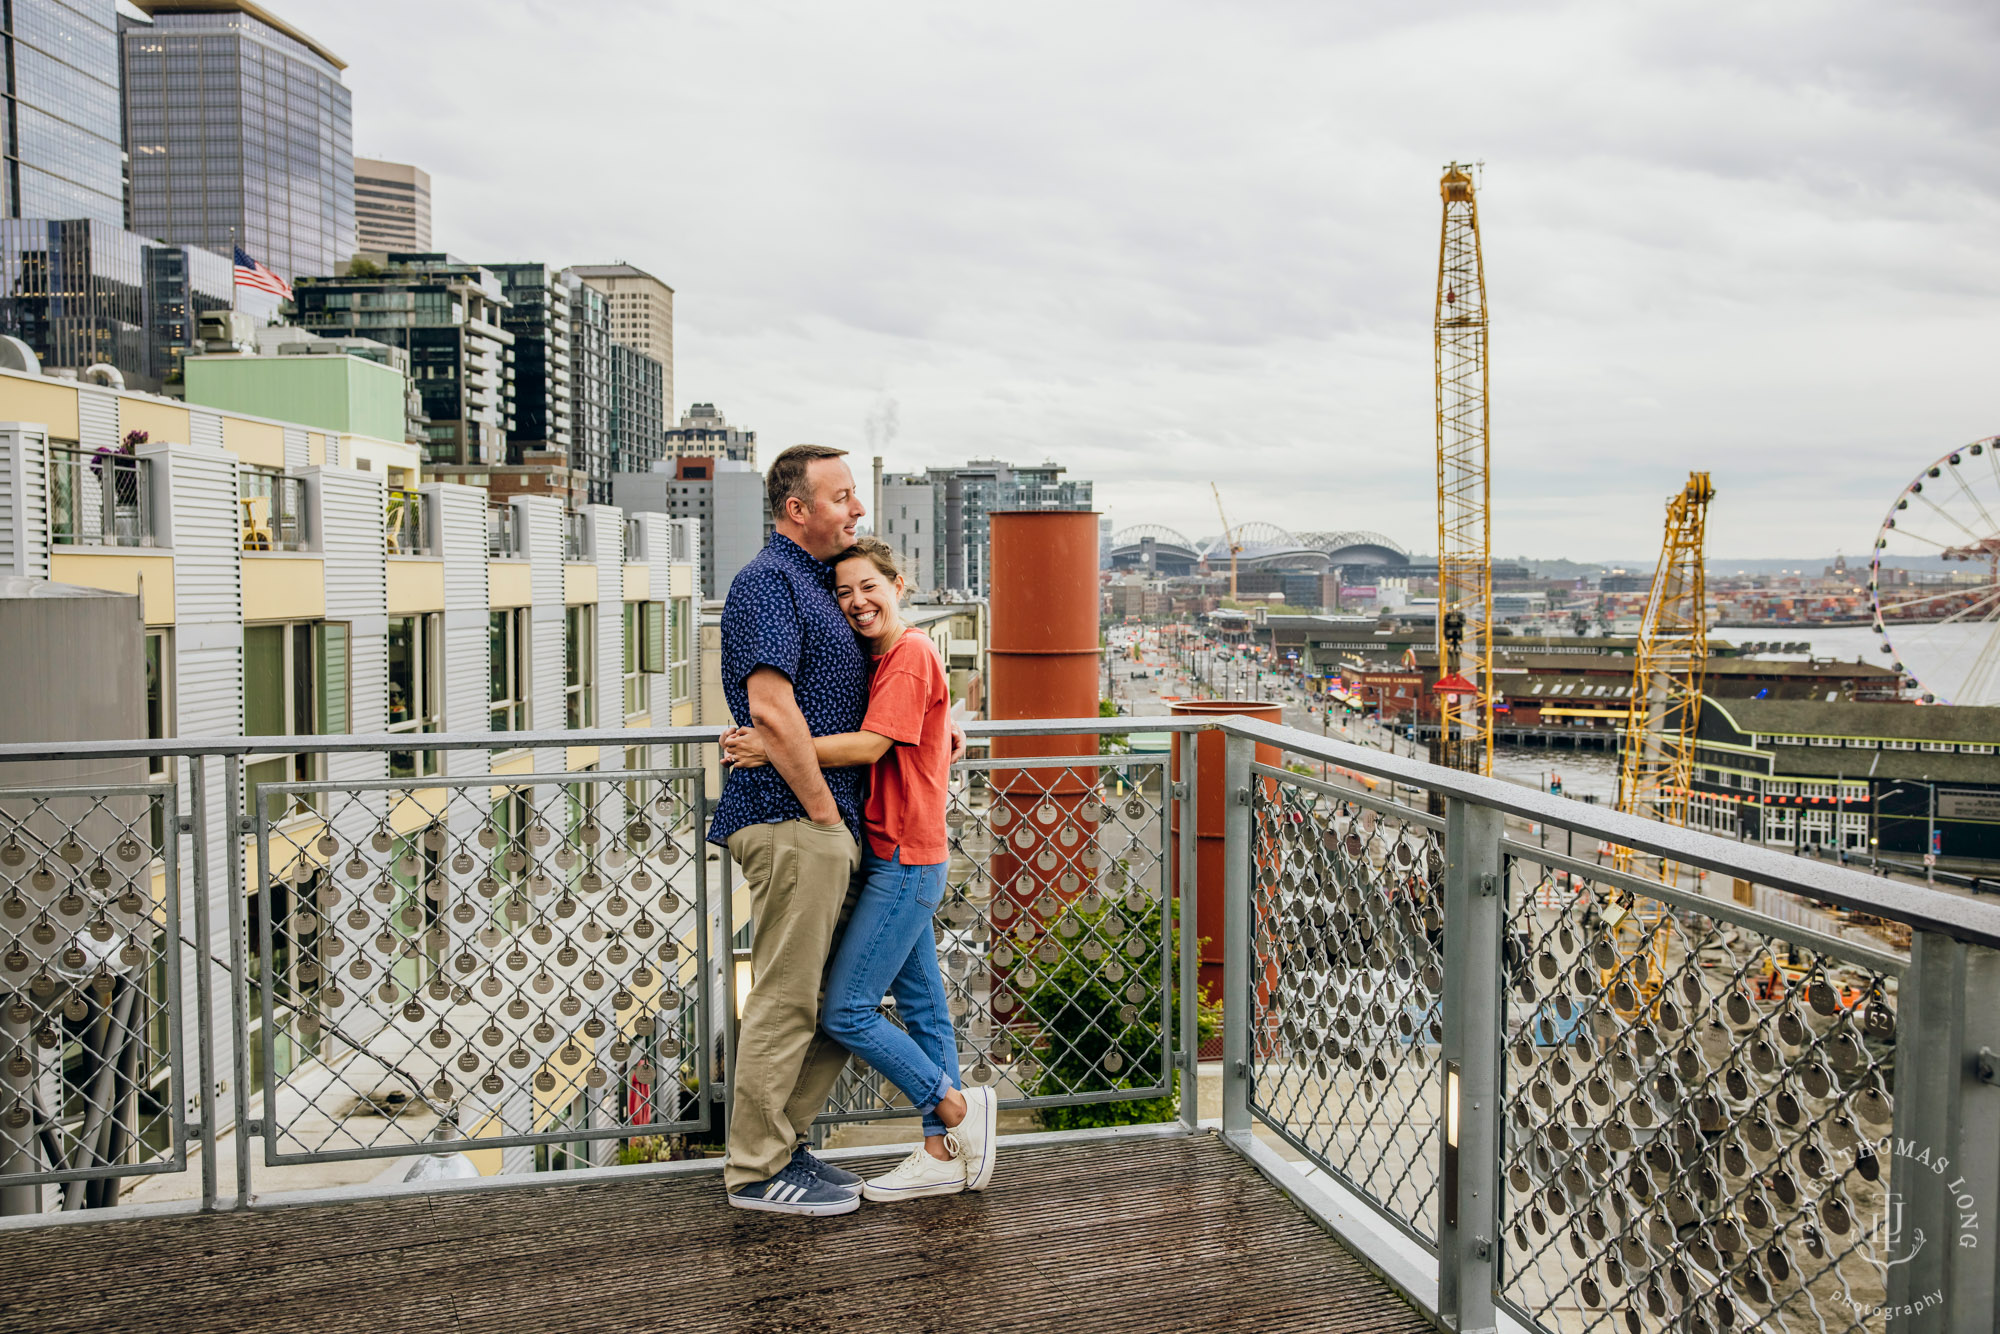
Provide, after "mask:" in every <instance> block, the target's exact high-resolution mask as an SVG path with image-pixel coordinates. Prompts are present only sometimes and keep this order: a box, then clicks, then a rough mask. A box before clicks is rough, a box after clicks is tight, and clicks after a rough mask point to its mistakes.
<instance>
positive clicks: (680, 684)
mask: <svg viewBox="0 0 2000 1334" xmlns="http://www.w3.org/2000/svg"><path fill="white" fill-rule="evenodd" d="M667 610H668V612H669V620H668V625H667V671H668V673H669V675H668V679H667V693H668V694H669V695H670V696H672V697H673V699H674V700H676V701H680V700H685V699H687V698H689V694H688V658H689V656H690V654H689V648H688V646H689V644H690V643H692V642H693V639H694V617H693V603H692V602H691V601H690V600H689V599H687V598H675V599H674V600H673V602H671V603H669V604H668V608H667Z"/></svg>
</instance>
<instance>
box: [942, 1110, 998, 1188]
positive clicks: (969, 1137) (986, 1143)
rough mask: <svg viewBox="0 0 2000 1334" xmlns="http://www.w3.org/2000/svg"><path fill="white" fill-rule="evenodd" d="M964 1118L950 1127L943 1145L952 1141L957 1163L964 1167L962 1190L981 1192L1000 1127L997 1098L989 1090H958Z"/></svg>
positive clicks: (990, 1171)
mask: <svg viewBox="0 0 2000 1334" xmlns="http://www.w3.org/2000/svg"><path fill="white" fill-rule="evenodd" d="M959 1093H960V1095H961V1096H962V1097H964V1099H965V1119H964V1120H963V1121H960V1122H959V1123H958V1124H957V1125H955V1126H953V1127H952V1128H951V1134H950V1135H949V1136H948V1137H947V1138H946V1140H945V1143H946V1144H950V1143H951V1142H952V1141H954V1140H956V1141H957V1143H958V1160H959V1161H960V1162H961V1163H964V1164H965V1188H966V1189H967V1190H985V1189H986V1183H987V1182H989V1181H991V1180H992V1179H993V1149H994V1143H993V1141H994V1140H995V1139H996V1138H997V1137H998V1134H999V1128H1000V1099H999V1096H998V1095H997V1094H995V1093H994V1091H993V1090H992V1089H990V1088H972V1089H960V1090H959Z"/></svg>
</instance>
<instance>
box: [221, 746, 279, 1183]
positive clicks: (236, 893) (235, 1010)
mask: <svg viewBox="0 0 2000 1334" xmlns="http://www.w3.org/2000/svg"><path fill="white" fill-rule="evenodd" d="M222 813H223V814H222V824H223V838H222V855H223V856H224V857H225V858H227V859H228V862H229V879H228V885H229V916H228V919H227V920H228V922H229V1012H230V1016H231V1021H232V1022H231V1032H230V1034H229V1049H230V1057H231V1061H232V1066H231V1071H230V1084H231V1085H232V1087H231V1090H230V1091H231V1092H232V1093H233V1094H235V1103H236V1205H235V1207H236V1208H238V1209H248V1208H249V1207H250V1050H249V1046H248V1042H247V1039H248V1037H249V1033H250V959H249V941H248V939H247V933H248V927H247V925H246V923H245V922H244V912H243V895H244V888H243V761H242V760H241V759H240V758H238V757H237V756H235V755H225V756H223V758H222ZM272 1110H273V1109H271V1108H266V1109H265V1111H266V1112H267V1113H269V1112H271V1111H272Z"/></svg>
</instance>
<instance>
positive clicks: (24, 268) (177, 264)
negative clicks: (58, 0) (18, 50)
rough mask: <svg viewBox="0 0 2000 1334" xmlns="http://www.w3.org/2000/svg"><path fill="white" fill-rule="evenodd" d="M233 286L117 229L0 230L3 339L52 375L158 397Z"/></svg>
mask: <svg viewBox="0 0 2000 1334" xmlns="http://www.w3.org/2000/svg"><path fill="white" fill-rule="evenodd" d="M14 12H15V13H16V14H19V13H20V12H21V11H20V7H19V6H16V7H15V11H14ZM232 278H233V275H232V273H231V266H230V262H229V260H227V259H225V258H223V257H222V256H221V255H216V254H211V253H210V252H208V251H206V250H200V249H197V248H196V247H194V246H169V245H159V244H157V243H154V242H150V241H147V240H146V239H145V238H144V237H140V236H134V235H133V234H132V233H131V232H128V231H126V230H125V229H124V228H122V227H119V226H118V225H117V224H115V223H104V222H99V221H96V220H95V219H91V218H72V219H67V220H56V219H43V218H8V219H5V220H3V221H0V333H4V334H11V335H13V336H14V337H16V338H19V339H20V340H21V341H23V342H25V343H26V344H27V345H28V346H29V347H31V348H33V349H34V351H35V355H36V356H37V357H39V358H40V359H41V362H42V365H43V366H44V367H45V368H47V369H49V370H56V369H64V370H76V371H80V370H84V369H86V368H87V367H90V366H93V365H97V364H100V363H101V364H103V365H107V366H111V367H114V368H115V369H116V370H117V371H118V372H119V374H121V375H123V376H124V377H125V383H126V384H127V385H128V386H129V387H131V388H133V389H146V390H155V391H157V390H158V389H159V388H160V387H161V386H162V385H163V384H165V383H167V382H168V381H171V380H173V379H176V378H177V377H178V374H179V371H180V364H181V358H182V356H183V355H184V354H185V353H186V352H187V351H188V349H189V348H190V347H191V346H192V345H193V343H194V341H195V336H196V335H195V322H196V321H197V320H198V319H199V318H200V316H201V314H202V313H203V312H204V311H209V310H227V309H229V304H230V298H231V295H232Z"/></svg>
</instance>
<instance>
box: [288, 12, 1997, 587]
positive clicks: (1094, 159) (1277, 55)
mask: <svg viewBox="0 0 2000 1334" xmlns="http://www.w3.org/2000/svg"><path fill="white" fill-rule="evenodd" d="M287 11H288V15H289V16H290V17H292V18H294V19H295V20H296V21H297V22H299V23H300V24H301V26H304V27H306V28H307V29H308V30H309V31H312V32H313V33H314V34H315V35H316V36H319V37H321V38H322V39H324V40H325V41H327V42H328V43H329V44H331V45H332V46H333V47H334V48H335V49H336V50H339V51H341V52H342V53H343V55H345V56H346V57H347V58H348V59H349V60H350V61H351V62H352V68H351V69H350V70H349V71H348V81H349V83H350V84H351V85H352V86H353V88H354V89H355V98H354V104H355V142H356V148H357V151H360V152H363V153H369V154H377V155H380V156H385V157H389V158H394V159H403V160H409V161H414V162H417V163H418V164H419V165H422V166H424V167H425V168H426V169H427V170H429V171H430V172H431V173H432V174H433V178H434V190H435V192H436V203H435V211H436V219H437V239H438V243H439V244H440V246H442V247H445V248H448V249H450V250H451V251H453V252H454V253H456V254H459V255H462V256H464V257H466V258H470V259H486V260H500V259H526V258H537V259H548V260H552V261H556V262H564V263H570V262H584V261H602V260H608V259H624V260H628V261H630V262H632V263H635V264H639V265H642V266H644V267H646V268H647V269H649V270H651V271H652V272H654V273H657V274H659V275H660V276H661V277H662V278H664V279H665V280H666V281H668V282H669V283H671V284H672V285H673V286H674V287H675V288H676V289H677V323H678V329H677V331H676V350H677V356H678V359H679V360H678V365H677V366H676V376H675V378H676V382H677V384H678V385H679V386H680V388H681V391H682V393H683V395H684V396H685V397H687V398H688V399H690V400H702V401H714V402H716V403H717V404H718V405H720V406H722V407H723V408H724V410H725V411H727V412H728V414H729V416H730V419H731V420H732V422H735V421H741V422H742V423H744V424H746V425H748V426H751V427H754V428H755V429H757V430H758V431H759V432H760V435H761V437H762V438H763V440H765V441H766V442H768V445H769V446H771V447H777V446H782V445H784V444H788V443H791V442H793V441H796V440H816V441H820V442H823V443H831V444H840V445H845V446H847V447H850V448H853V449H856V450H857V451H863V450H867V449H868V447H869V442H870V440H871V438H874V439H880V438H882V426H883V420H882V418H881V417H880V415H879V414H880V413H881V411H882V408H883V405H884V404H885V403H886V404H893V405H894V407H895V410H896V415H895V421H896V424H897V427H898V430H897V432H896V434H895V436H894V444H893V445H885V446H884V448H885V449H886V451H887V452H888V453H889V454H890V455H891V457H890V458H889V459H888V465H889V466H890V467H891V468H899V469H900V468H916V467H923V466H927V465H932V464H941V463H946V462H950V461H954V460H962V459H965V458H969V457H975V456H999V457H1010V456H1011V457H1014V458H1017V459H1022V460H1024V461H1025V460H1030V459H1032V460H1040V459H1042V458H1055V459H1058V460H1060V461H1062V462H1064V463H1065V464H1067V465H1068V466H1069V467H1070V469H1071V471H1072V474H1073V475H1076V476H1081V477H1088V478H1091V479H1093V480H1094V481H1095V482H1096V483H1097V497H1098V503H1099V505H1100V507H1101V508H1105V509H1108V510H1109V511H1110V512H1111V513H1112V514H1113V516H1114V518H1115V521H1116V522H1117V523H1118V524H1120V525H1124V524H1130V523H1139V522H1147V521H1154V522H1163V523H1168V524H1171V525H1173V526H1175V527H1179V528H1182V529H1184V530H1188V531H1208V530H1210V529H1212V528H1213V527H1214V526H1215V523H1214V519H1213V513H1212V501H1211V499H1210V497H1209V494H1208V483H1209V482H1210V481H1211V480H1212V481H1215V482H1217V483H1219V484H1220V485H1221V487H1222V489H1223V491H1224V494H1225V496H1226V497H1227V499H1228V502H1229V506H1230V512H1231V515H1232V517H1235V518H1237V519H1239V520H1241V521H1249V520H1253V519H1257V520H1266V521H1270V522H1274V523H1278V524H1281V525H1285V526H1288V527H1294V528H1303V529H1318V528H1346V527H1367V528H1376V529H1380V530H1383V531H1385V532H1388V533H1389V534H1391V535H1392V536H1395V537H1397V538H1398V539H1400V540H1401V541H1403V542H1404V543H1405V544H1406V545H1408V546H1410V547H1411V548H1412V549H1415V550H1428V549H1430V548H1431V547H1432V546H1434V544H1435V536H1434V534H1435V510H1434V501H1433V497H1432V489H1431V488H1432V482H1433V450H1434V426H1433V421H1432V392H1433V391H1432V371H1431V346H1430V344H1431V328H1430V323H1431V308H1432V302H1433V299H1434V282H1435V265H1436V254H1437V228H1438V207H1439V204H1438V197H1437V190H1436V181H1437V175H1438V169H1439V167H1440V165H1441V164H1442V163H1444V162H1445V161H1447V160H1450V159H1452V158H1455V157H1456V158H1477V159H1483V160H1484V162H1485V163H1486V170H1485V173H1484V177H1483V189H1482V197H1481V217H1482V225H1483V229H1484V239H1485V249H1486V262H1487V273H1488V286H1489V291H1490V294H1491V305H1492V320H1493V334H1492V348H1493V351H1492V417H1493V450H1494V474H1493V476H1494V506H1495V512H1494V545H1495V549H1496V550H1504V551H1510V552H1513V551H1524V552H1530V553H1534V554H1538V555H1546V556H1558V555H1569V556H1576V557H1603V556H1613V555H1624V556H1630V555H1632V554H1633V553H1634V552H1636V551H1639V550H1641V549H1643V548H1645V547H1646V546H1647V545H1648V544H1649V543H1653V542H1656V541H1657V537H1656V536H1655V535H1656V534H1657V532H1658V530H1659V525H1660V521H1661V515H1662V508H1663V505H1664V503H1665V499H1666V497H1667V495H1668V494H1669V493H1671V492H1673V491H1675V490H1677V489H1678V487H1679V485H1680V483H1681V480H1682V479H1683V478H1684V477H1685V474H1686V472H1687V471H1688V470H1689V469H1691V468H1706V469H1709V470H1711V471H1712V472H1714V474H1715V478H1716V485H1717V488H1718V499H1717V502H1716V507H1715V510H1714V517H1713V521H1712V528H1711V536H1710V549H1711V551H1713V552H1715V553H1717V554H1718V555H1726V556H1745V557H1749V556H1775V555H1788V554H1801V555H1806V554H1823V553H1825V552H1827V551H1831V550H1833V549H1834V548H1836V547H1841V548H1844V549H1846V550H1848V551H1858V550H1862V549H1865V548H1866V547H1867V546H1868V545H1869V544H1870V542H1871V541H1872V539H1873V534H1874V530H1875V525H1876V524H1877V523H1878V522H1879V520H1880V517H1881V514H1882V512H1883V510H1884V508H1885V507H1886V504H1887V502H1888V500H1889V499H1890V498H1891V497H1892V496H1893V493H1894V492H1895V490H1896V489H1897V488H1898V487H1899V486H1900V485H1901V484H1902V483H1903V481H1905V480H1906V479H1907V476H1908V475H1909V474H1910V473H1912V472H1913V471H1914V470H1915V469H1916V467H1917V466H1918V465H1919V464H1921V463H1922V462H1923V461H1925V460H1926V459H1928V458H1930V457H1933V456H1935V455H1937V454H1940V453H1942V452H1943V451H1944V450H1945V449H1947V448H1949V447H1950V446H1952V445H1954V444H1957V443H1959V442H1961V441H1963V440H1966V439H1970V438H1973V437H1975V436H1978V435H1983V434H1987V433H1990V432H1992V431H1994V430H1996V429H2000V427H1996V426H1995V425H1994V422H1995V420H1996V415H1995V411H1994V409H1995V404H1994V402H1993V395H1992V393H1991V392H1990V390H1989V389H1988V387H1987V386H1988V383H1989V381H1991V380H1992V378H1993V377H1992V371H1991V367H1992V365H1993V362H1994V352H1995V347H1994V337H1993V334H1992V332H1991V319H1990V314H1989V312H1990V310H1991V307H1992V304H1993V300H1994V297H1995V295H1996V290H2000V257H1996V254H1995V251H1994V247H1993V246H1992V243H1991V241H1992V237H1993V236H1994V235H1995V229H1996V223H2000V152H1996V149H2000V131H1997V130H1996V125H2000V106H1996V99H2000V93H1996V91H1995V89H1994V84H1993V81H1992V79H1991V78H1990V73H1989V72H1990V70H1991V69H1992V68H1994V66H1995V63H1996V61H1995V58H1996V56H2000V19H1996V11H1995V10H1994V9H1993V7H1992V6H1990V5H1988V4H1984V3H1975V2H1973V0H1968V2H1967V3H1960V4H1905V5H1898V6H1881V5H1874V4H1867V3H1862V2H1861V0H1832V2H1831V3H1807V2H1806V0H1799V2H1798V3H1761V4H1750V5H1745V4H1741V3H1736V4H1719V3H1694V4H1689V3H1684V2H1678V0H1677V2H1673V3H1668V2H1666V0H1654V2H1650V3H1649V2H1647V0H1640V2H1639V3H1633V4H1626V5H1616V6H1612V5H1601V4H1580V3H1579V4H1565V3H1515V4H1508V5H1500V6H1494V5H1471V4H1441V3H1430V4H1417V5H1405V6H1391V7H1385V6H1377V5H1358V4H1351V5H1341V4H1335V5H1328V4H1323V3H1298V4H1280V3H1263V4H1246V5H1234V6H1219V5H1214V4H1197V3H1192V2H1186V3H1177V2H1175V0H1156V2H1155V3H1149V4H1143V5H1141V4H1137V3H1109V4H1102V5H1092V6H1076V5H1057V4H1052V3H1042V2H1040V0H1025V2H1024V3H1018V4H1015V5H1011V6H1007V7H1005V8H1002V9H997V10H996V9H988V10H977V11H975V10H969V9H963V8H960V7H946V6H919V5H889V4H880V3H869V2H868V0H857V3H855V4H850V5H846V6H838V7H828V6H814V5H804V4H791V5H775V6H772V5H758V6H740V5H738V6H731V5H719V4H691V3H674V4H654V3H644V4H641V3H634V4H629V5H628V4H614V3H610V2H609V0H586V2H585V3H582V4H575V3H572V4H567V5H552V4H532V5H513V6H507V5H497V4H495V5H487V4H473V3H471V2H470V0H462V2H459V3H445V2H444V0H433V2H432V3H428V4H425V5H422V6H411V5H408V4H394V5H392V4H390V3H387V0H341V3H339V4H334V3H331V0H326V2H325V3H322V4H306V3H303V2H302V0H292V3H291V4H289V5H288V6H287ZM677 406H680V405H677Z"/></svg>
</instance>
